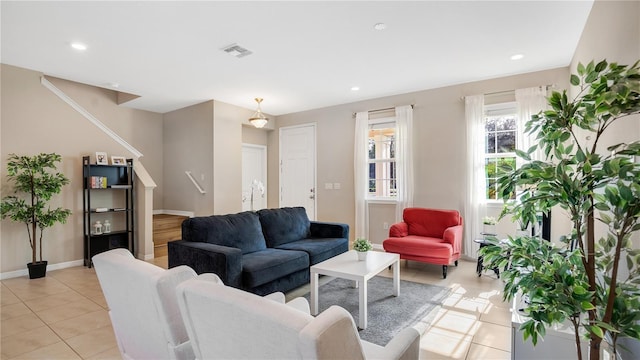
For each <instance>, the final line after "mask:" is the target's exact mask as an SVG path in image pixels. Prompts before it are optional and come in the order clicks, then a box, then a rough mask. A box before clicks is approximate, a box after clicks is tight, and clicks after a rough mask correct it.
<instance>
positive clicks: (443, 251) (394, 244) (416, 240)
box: [382, 235, 453, 259]
mask: <svg viewBox="0 0 640 360" xmlns="http://www.w3.org/2000/svg"><path fill="white" fill-rule="evenodd" d="M382 245H383V246H384V250H385V251H387V252H392V253H396V254H400V255H402V254H410V255H411V256H418V257H428V258H441V259H449V258H450V257H451V256H452V255H453V247H452V246H451V244H449V243H448V242H446V241H444V240H442V239H438V238H429V237H424V236H416V235H409V236H405V237H401V238H389V239H387V240H385V241H383V242H382Z"/></svg>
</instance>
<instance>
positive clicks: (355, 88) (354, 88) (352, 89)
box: [351, 86, 360, 91]
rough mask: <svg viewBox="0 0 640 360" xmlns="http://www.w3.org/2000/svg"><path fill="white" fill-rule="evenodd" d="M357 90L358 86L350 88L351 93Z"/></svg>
mask: <svg viewBox="0 0 640 360" xmlns="http://www.w3.org/2000/svg"><path fill="white" fill-rule="evenodd" d="M358 90H360V87H358V86H354V87H352V88H351V91H358Z"/></svg>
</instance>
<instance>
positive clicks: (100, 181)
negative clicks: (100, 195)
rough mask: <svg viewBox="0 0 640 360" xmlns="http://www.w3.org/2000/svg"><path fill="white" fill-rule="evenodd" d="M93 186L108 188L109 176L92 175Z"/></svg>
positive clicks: (95, 187) (93, 187)
mask: <svg viewBox="0 0 640 360" xmlns="http://www.w3.org/2000/svg"><path fill="white" fill-rule="evenodd" d="M91 188H92V189H106V188H107V178H106V177H105V176H92V177H91Z"/></svg>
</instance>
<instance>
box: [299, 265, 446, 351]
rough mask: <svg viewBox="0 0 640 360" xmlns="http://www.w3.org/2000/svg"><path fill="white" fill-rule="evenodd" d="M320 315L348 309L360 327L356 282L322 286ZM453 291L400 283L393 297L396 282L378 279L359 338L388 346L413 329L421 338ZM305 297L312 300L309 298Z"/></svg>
mask: <svg viewBox="0 0 640 360" xmlns="http://www.w3.org/2000/svg"><path fill="white" fill-rule="evenodd" d="M318 292H319V294H320V296H319V298H318V307H319V310H320V312H322V311H324V310H326V309H328V308H329V307H330V306H331V305H339V306H341V307H343V308H345V309H346V310H347V311H349V312H350V313H351V315H352V316H353V320H354V321H355V322H356V324H358V319H359V315H358V289H357V288H354V287H353V281H350V280H344V279H333V280H331V281H329V282H328V283H326V284H323V285H320V289H319V291H318ZM449 292H450V289H449V288H445V287H442V286H437V285H427V284H420V283H415V282H411V281H405V280H400V296H398V297H395V296H393V279H391V278H387V277H383V276H375V277H373V278H371V279H370V280H369V282H368V294H367V296H368V304H369V308H368V310H369V311H368V318H367V323H368V324H367V328H366V329H365V330H360V338H361V339H363V340H366V341H369V342H372V343H374V344H378V345H381V346H385V345H386V344H387V343H388V342H389V340H391V339H392V338H393V337H394V336H395V335H396V334H397V333H398V332H400V331H401V330H403V329H404V328H406V327H410V326H413V327H415V328H416V329H417V330H418V331H419V332H420V333H421V334H422V333H423V332H424V330H426V328H428V326H429V325H430V323H431V321H432V320H433V317H435V315H436V313H437V310H438V309H439V308H440V306H441V304H442V302H443V300H444V299H445V298H446V297H447V296H448V295H449ZM304 297H305V298H306V299H307V300H310V294H309V293H306V294H305V295H304Z"/></svg>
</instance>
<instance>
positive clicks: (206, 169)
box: [155, 101, 214, 215]
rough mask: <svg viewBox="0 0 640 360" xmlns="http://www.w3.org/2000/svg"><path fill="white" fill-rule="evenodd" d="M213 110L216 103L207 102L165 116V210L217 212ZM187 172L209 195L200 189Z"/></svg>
mask: <svg viewBox="0 0 640 360" xmlns="http://www.w3.org/2000/svg"><path fill="white" fill-rule="evenodd" d="M213 107H214V102H213V101H206V102H203V103H201V104H197V105H193V106H189V107H186V108H183V109H180V110H175V111H172V112H168V113H166V114H164V121H163V142H162V143H163V151H164V161H165V165H166V166H165V168H164V174H163V176H164V184H165V194H164V207H163V208H162V209H163V210H173V211H188V212H193V213H195V214H196V215H210V214H212V213H213V200H214V197H213V194H214V192H213ZM185 171H190V172H191V173H192V174H193V177H194V178H195V179H196V181H197V182H198V183H199V184H200V186H201V187H202V188H203V189H204V191H206V194H201V193H200V192H199V191H198V190H197V189H196V187H195V186H194V185H193V183H192V182H191V180H189V178H188V177H187V175H186V174H185ZM155 209H159V208H158V207H155Z"/></svg>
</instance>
